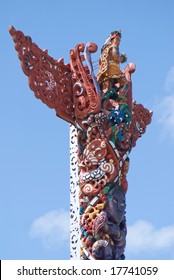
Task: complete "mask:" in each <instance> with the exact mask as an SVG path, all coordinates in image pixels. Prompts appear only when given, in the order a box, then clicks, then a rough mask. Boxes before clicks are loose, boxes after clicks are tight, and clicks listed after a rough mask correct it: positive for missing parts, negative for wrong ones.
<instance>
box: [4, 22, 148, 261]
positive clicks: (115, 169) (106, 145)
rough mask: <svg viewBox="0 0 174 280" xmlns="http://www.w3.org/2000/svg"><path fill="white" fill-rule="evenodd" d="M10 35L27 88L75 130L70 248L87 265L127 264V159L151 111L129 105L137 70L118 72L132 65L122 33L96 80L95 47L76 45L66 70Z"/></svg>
mask: <svg viewBox="0 0 174 280" xmlns="http://www.w3.org/2000/svg"><path fill="white" fill-rule="evenodd" d="M9 31H10V34H11V36H12V39H13V41H14V43H15V49H16V51H17V52H18V57H19V59H20V61H21V66H22V70H23V72H24V73H25V74H26V75H27V76H28V82H29V86H30V89H31V90H32V91H33V92H34V94H35V96H36V98H38V99H41V101H42V102H43V103H45V104H46V105H47V106H48V107H49V108H53V109H55V111H56V115H57V116H58V117H60V118H62V119H64V120H66V121H67V122H69V123H70V124H71V147H70V150H71V184H72V189H71V194H72V196H73V199H74V202H75V204H76V205H75V206H73V205H72V207H73V209H72V212H73V213H74V214H73V215H75V220H76V226H75V227H74V228H73V229H72V234H73V235H74V236H75V235H76V234H75V232H77V236H78V234H79V244H76V245H77V246H76V245H74V244H75V242H76V243H78V238H77V239H76V238H75V239H74V240H73V246H75V250H77V247H78V246H79V255H80V259H82V260H89V259H90V260H123V259H124V258H125V255H124V250H125V244H126V234H127V229H126V217H125V209H126V197H125V196H126V192H127V188H128V182H127V179H126V174H127V172H128V169H129V153H130V152H131V150H132V148H133V147H135V145H136V141H137V139H138V138H139V137H141V136H142V134H144V133H145V131H146V126H147V125H148V124H150V122H151V118H152V112H150V111H149V110H148V109H146V108H144V107H143V105H141V104H137V103H136V102H135V101H133V100H132V80H131V74H132V73H133V72H134V71H135V68H136V67H135V64H134V63H128V64H127V66H126V67H125V69H124V70H121V69H120V63H123V62H126V60H127V58H126V54H120V52H119V44H120V39H121V35H122V34H121V31H120V30H119V31H114V32H112V33H111V34H110V35H109V37H108V39H107V40H106V42H105V43H104V45H103V47H102V49H101V56H100V58H99V65H98V74H97V75H95V73H94V69H93V64H92V60H91V54H92V53H94V52H96V51H97V45H96V44H94V43H88V44H86V45H85V44H83V43H80V44H78V45H77V46H76V47H75V48H74V49H72V50H71V51H70V64H64V60H63V59H59V60H55V59H53V58H52V57H51V56H49V55H48V52H47V51H46V50H41V49H40V48H39V47H38V46H37V45H36V44H35V43H33V42H32V40H31V38H30V37H28V36H25V35H24V34H23V33H22V32H21V31H16V30H15V28H14V27H12V26H11V27H10V29H9ZM76 178H77V179H76ZM77 196H78V199H77ZM74 202H73V203H74ZM73 203H72V204H73ZM77 211H78V213H77ZM73 246H72V247H73ZM73 250H74V249H73ZM72 255H73V254H72Z"/></svg>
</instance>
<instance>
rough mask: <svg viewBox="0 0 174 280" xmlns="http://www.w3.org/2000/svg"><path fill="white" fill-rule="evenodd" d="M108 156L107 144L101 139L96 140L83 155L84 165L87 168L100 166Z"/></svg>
mask: <svg viewBox="0 0 174 280" xmlns="http://www.w3.org/2000/svg"><path fill="white" fill-rule="evenodd" d="M106 154H107V149H106V143H105V141H102V140H101V139H95V140H93V141H91V143H89V145H88V146H87V147H86V149H85V150H84V153H83V160H84V164H85V166H87V167H92V166H95V165H98V164H99V163H100V161H101V160H102V159H104V158H105V156H106Z"/></svg>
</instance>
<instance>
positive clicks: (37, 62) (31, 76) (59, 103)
mask: <svg viewBox="0 0 174 280" xmlns="http://www.w3.org/2000/svg"><path fill="white" fill-rule="evenodd" d="M9 32H10V34H11V36H12V39H13V41H14V43H15V49H16V51H17V52H18V57H19V59H20V61H21V67H22V70H23V72H24V73H25V75H27V76H28V83H29V87H30V89H31V90H32V91H33V92H34V94H35V96H36V98H38V99H40V100H41V101H42V102H43V103H45V104H46V105H47V106H48V107H49V108H54V109H55V111H56V115H57V116H59V117H60V118H62V119H64V120H66V121H68V122H70V123H72V124H74V121H75V114H74V106H73V92H72V79H71V69H70V65H69V64H66V65H65V64H64V61H63V59H59V60H55V59H53V58H52V57H51V56H49V55H48V52H47V50H41V49H40V48H39V47H38V46H37V45H36V44H35V43H33V42H32V39H31V38H30V37H29V36H25V35H24V34H23V33H22V32H21V31H17V30H15V28H14V27H13V26H10V28H9Z"/></svg>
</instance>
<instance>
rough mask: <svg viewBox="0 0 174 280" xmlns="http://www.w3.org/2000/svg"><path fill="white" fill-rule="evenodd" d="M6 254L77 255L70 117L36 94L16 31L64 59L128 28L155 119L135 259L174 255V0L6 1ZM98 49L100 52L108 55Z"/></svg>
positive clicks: (133, 242) (140, 178)
mask: <svg viewBox="0 0 174 280" xmlns="http://www.w3.org/2000/svg"><path fill="white" fill-rule="evenodd" d="M0 7H1V20H0V22H1V24H0V60H1V74H0V84H1V110H0V130H1V141H0V143H1V149H0V151H1V156H0V171H1V172H0V174H1V175H0V188H1V196H0V221H1V231H0V259H41V260H42V259H69V124H68V123H66V122H64V121H63V120H61V119H58V118H57V117H56V115H55V112H54V110H51V109H48V108H47V107H46V106H45V105H44V104H43V103H41V102H40V101H39V100H36V98H35V97H34V95H33V93H32V92H31V91H30V89H29V86H28V81H27V77H26V76H25V75H24V74H23V72H22V70H21V67H20V62H19V60H18V58H17V53H16V51H15V49H14V44H13V42H12V40H11V37H10V35H9V33H8V26H9V25H13V26H14V27H15V28H16V29H19V30H22V31H23V32H24V33H25V34H26V35H29V36H31V37H32V39H33V41H34V42H36V43H37V44H38V46H39V47H40V48H41V49H48V51H49V54H50V55H51V56H52V57H54V58H55V59H58V58H61V57H63V58H64V60H65V63H68V62H69V51H70V49H72V48H73V47H75V45H76V44H77V43H79V42H83V43H88V42H89V41H92V42H95V43H96V44H97V45H98V46H99V50H100V47H101V46H102V44H103V43H104V41H105V39H106V38H107V37H108V35H109V34H110V32H111V31H113V30H115V29H121V30H122V34H123V36H122V41H121V45H120V51H121V52H126V53H127V56H128V62H134V63H135V64H136V66H137V69H136V72H135V73H134V74H133V76H132V79H133V95H134V99H135V100H136V101H137V103H142V104H143V105H144V106H145V107H147V108H149V109H151V110H153V112H154V113H153V121H152V123H151V125H150V126H148V128H147V132H146V134H145V135H144V136H143V137H142V138H141V139H139V140H138V142H137V146H136V147H135V148H134V150H132V153H131V156H130V160H131V163H130V170H129V173H128V181H129V189H128V192H127V225H128V235H127V247H126V258H127V259H157V260H160V259H174V253H173V252H174V203H173V200H174V187H173V185H174V184H173V183H174V180H173V172H174V171H173V166H174V165H173V155H174V152H173V151H174V29H173V26H174V17H173V11H174V2H173V1H172V0H167V1H157V0H154V1H151V0H146V1H139V0H133V1H129V0H125V1H116V0H115V1H114V0H110V1H109V2H104V1H99V0H96V1H91V0H88V1H87V2H83V1H79V0H74V1H57V0H50V1H49V2H46V1H40V0H38V1H33V0H31V1H30V2H25V1H21V0H16V1H12V0H9V1H6V0H1V4H0ZM99 53H100V52H99V51H98V52H97V54H96V55H94V60H96V59H97V58H98V56H99Z"/></svg>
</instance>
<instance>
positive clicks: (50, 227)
mask: <svg viewBox="0 0 174 280" xmlns="http://www.w3.org/2000/svg"><path fill="white" fill-rule="evenodd" d="M69 233H70V213H69V212H68V211H67V212H66V211H65V210H55V211H50V212H48V213H46V214H44V215H43V216H41V217H39V218H37V219H36V220H35V221H34V222H33V223H32V225H31V228H30V236H31V237H32V238H38V239H40V240H41V241H42V242H43V245H44V246H45V247H46V248H47V249H52V248H55V247H56V248H57V247H59V246H61V245H62V243H64V242H66V241H68V240H69Z"/></svg>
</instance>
